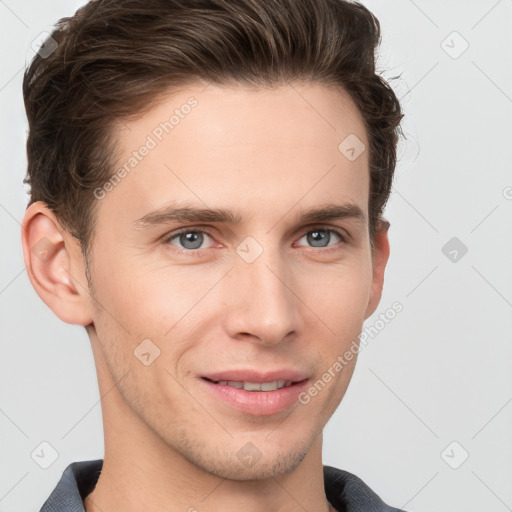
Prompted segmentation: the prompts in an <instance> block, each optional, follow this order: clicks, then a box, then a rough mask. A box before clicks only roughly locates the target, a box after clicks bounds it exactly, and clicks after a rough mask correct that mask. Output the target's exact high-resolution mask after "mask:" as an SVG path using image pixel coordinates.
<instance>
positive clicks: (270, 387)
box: [202, 377, 307, 391]
mask: <svg viewBox="0 0 512 512" xmlns="http://www.w3.org/2000/svg"><path fill="white" fill-rule="evenodd" d="M202 378H203V379H204V380H207V381H208V382H212V383H213V384H219V385H221V386H230V387H232V388H237V389H243V390H245V391H276V390H278V389H283V388H288V387H291V386H293V385H295V384H300V383H302V382H304V381H305V380H307V379H304V380H301V381H297V382H295V381H292V380H273V381H270V382H249V381H235V380H218V381H215V380H211V379H209V378H208V377H202Z"/></svg>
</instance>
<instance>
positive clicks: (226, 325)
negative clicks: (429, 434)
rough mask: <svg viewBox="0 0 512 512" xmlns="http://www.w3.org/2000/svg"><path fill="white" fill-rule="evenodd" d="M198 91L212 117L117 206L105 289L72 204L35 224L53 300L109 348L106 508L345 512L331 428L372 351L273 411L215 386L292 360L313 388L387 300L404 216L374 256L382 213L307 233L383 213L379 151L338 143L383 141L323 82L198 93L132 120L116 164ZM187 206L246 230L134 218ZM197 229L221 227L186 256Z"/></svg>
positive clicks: (100, 258) (198, 123)
mask: <svg viewBox="0 0 512 512" xmlns="http://www.w3.org/2000/svg"><path fill="white" fill-rule="evenodd" d="M191 96H193V97H194V98H196V99H197V101H198V104H197V106H196V107H195V108H194V109H192V111H191V112H190V114H188V115H187V116H186V117H185V118H184V119H181V121H180V123H179V125H178V126H176V127H175V128H174V129H173V131H172V132H171V133H170V134H169V135H167V136H166V137H165V138H164V139H163V140H162V141H161V142H160V143H159V144H158V145H157V147H156V148H154V149H152V150H151V152H150V153H149V154H148V155H147V156H146V157H145V158H144V159H143V160H142V161H141V162H140V163H138V165H137V166H136V167H135V168H134V169H133V171H132V172H131V173H129V174H128V175H127V176H126V177H124V179H123V180H122V181H121V182H120V183H119V184H117V185H116V186H115V187H114V188H113V189H112V190H111V191H109V192H108V193H107V194H106V195H105V197H104V198H103V199H101V200H100V202H99V205H98V206H99V208H98V217H97V224H96V229H95V233H94V239H93V245H92V252H91V258H90V271H91V279H92V283H93V285H94V288H93V289H91V288H90V286H89V285H88V283H87V280H86V274H85V265H84V261H83V258H82V255H81V252H80V248H79V245H78V244H77V241H76V240H75V239H74V238H73V237H71V236H70V235H69V233H67V232H66V231H65V230H63V229H62V227H61V225H60V224H59V222H58V219H57V218H56V217H55V216H54V215H53V213H52V212H51V211H50V210H48V208H46V206H45V205H44V204H43V203H40V202H39V203H34V204H33V205H31V206H30V207H29V208H28V209H27V211H26V214H25V217H24V219H23V229H22V243H23V249H24V257H25V264H26V267H27V271H28V274H29V277H30V280H31V282H32V284H33V286H34V288H35V290H36V292H37V293H38V294H39V296H40V297H41V298H42V300H43V301H44V302H45V303H46V304H47V305H48V306H49V307H50V308H51V309H52V310H53V312H54V313H55V314H56V315H57V316H58V317H59V318H60V319H62V320H63V321H64V322H68V323H72V324H77V325H83V326H87V332H88V334H89V337H90V340H91V346H92V350H93V354H94V360H95V364H96V370H97V375H98V382H99V390H100V394H101V396H102V397H103V398H102V401H101V405H102V413H103V422H104V434H105V456H104V466H103V471H102V473H101V475H100V478H99V481H98V484H97V486H96V488H95V490H94V491H93V492H92V493H91V494H90V495H89V496H88V497H87V498H86V500H85V505H86V509H87V512H114V511H116V510H125V511H139V510H141V509H144V510H146V511H149V512H151V511H159V512H160V511H162V510H183V511H187V510H188V511H193V510H197V511H200V512H201V511H206V510H210V511H214V510H224V511H227V512H230V511H235V510H236V511H238V512H240V511H242V512H256V511H258V512H260V511H261V510H268V511H279V512H284V511H292V510H294V511H295V510H297V509H298V508H302V507H303V508H304V509H305V510H308V511H311V512H320V511H321V512H326V511H328V510H333V509H332V508H330V506H329V503H328V501H327V499H326V496H325V492H324V481H323V471H322V458H321V454H322V430H323V428H324V426H325V424H326V423H327V421H328V420H329V418H330V417H331V415H332V414H333V413H334V411H335V410H336V408H337V406H338V405H339V403H340V402H341V400H342V398H343V396H344V394H345V392H346V390H347V387H348V385H349V382H350V378H351V376H352V373H353V370H354V365H355V362H356V359H355V358H354V359H353V360H352V361H351V363H350V364H349V365H347V366H345V367H344V368H343V370H342V371H341V372H339V373H338V374H337V375H336V377H335V378H333V379H332V380H331V381H330V382H329V383H328V384H327V385H326V386H325V388H324V389H322V391H321V392H319V393H318V394H317V396H315V397H312V398H311V400H310V402H309V403H308V404H307V405H302V404H300V403H295V404H294V405H293V406H292V407H290V408H289V409H287V410H285V411H283V412H280V413H277V414H273V415H266V416H261V415H253V414H246V413H242V412H240V411H237V410H235V409H232V408H230V407H228V406H227V405H226V404H224V403H223V402H221V401H220V400H218V399H217V398H215V397H212V396H211V394H209V393H207V392H206V391H205V389H204V386H203V384H202V382H200V376H201V375H204V374H205V373H208V372H211V371H220V370H227V369H230V368H254V369H257V370H260V371H265V370H274V369H278V368H293V369H298V370H302V371H305V372H307V374H308V375H309V378H310V381H311V382H312V383H313V382H315V381H317V379H319V378H320V377H321V375H322V374H323V373H324V372H326V371H327V370H328V368H329V367H332V365H333V363H334V362H335V361H336V360H337V357H338V356H340V355H342V354H343V353H344V352H345V351H346V350H347V349H348V348H349V346H350V344H351V343H352V341H353V340H354V339H357V336H358V334H359V333H360V332H361V329H362V324H363V321H364V320H365V319H366V318H367V317H369V316H370V315H371V314H372V313H373V312H374V311H375V309H376V308H377V305H378V303H379V301H380V297H381V292H382V286H383V279H384V270H385V266H386V263H387V260H388V257H389V243H388V237H387V225H386V224H383V225H382V227H380V229H379V230H378V232H377V236H376V239H375V248H374V253H373V257H372V253H371V248H370V239H369V231H368V222H367V220H365V221H364V222H361V221H359V220H358V219H356V218H345V219H335V220H328V221H320V222H315V223H308V224H307V225H303V224H300V223H297V222H296V218H297V216H298V214H299V213H300V212H301V211H302V210H304V209H306V208H310V207H314V206H319V205H323V204H325V203H335V204H340V205H341V204H346V203H351V204H355V205H357V206H359V207H360V209H361V210H362V211H363V212H364V214H365V216H366V219H367V218H368V194H369V173H368V152H367V151H365V152H363V154H362V155H361V156H360V157H359V158H357V159H356V160H355V161H349V160H348V159H347V158H345V156H344V155H343V154H342V153H340V151H339V150H338V145H339V144H340V142H341V141H343V140H344V139H345V137H346V136H347V135H349V134H356V135H357V137H359V139H361V140H362V141H363V142H364V144H365V145H366V147H368V140H367V136H366V133H365V129H364V124H363V121H362V118H361V116H360V114H359V112H358V110H357V107H356V106H355V104H354V103H353V102H352V100H351V99H350V97H349V96H348V95H347V94H346V93H345V92H343V91H341V90H338V89H334V88H327V87H326V86H324V85H321V84H317V83H306V84H293V86H292V85H291V84H285V85H282V86H279V87H277V88H274V89H270V88H265V89H254V88H252V89H251V88H248V87H247V86H240V87H233V86H231V87H229V88H228V87H225V86H223V87H221V86H215V85H213V84H210V85H208V86H207V87H205V84H202V83H197V84H194V85H193V86H191V87H188V88H187V89H186V90H182V91H179V92H174V93H173V94H169V95H168V96H166V97H165V98H164V99H163V100H162V101H160V102H159V103H158V104H156V105H155V106H153V107H152V108H151V109H150V110H149V111H148V112H147V113H145V114H144V115H143V116H142V117H140V118H138V119H137V120H134V121H131V122H129V123H127V124H126V125H121V126H120V127H119V128H117V129H116V136H117V138H118V140H119V149H120V153H119V156H120V158H119V162H117V165H122V163H124V162H125V161H126V160H127V159H128V158H129V156H130V154H131V153H132V151H133V150H135V149H137V148H139V147H140V146H141V145H142V144H143V143H144V141H145V139H146V137H147V135H148V134H150V133H151V132H152V130H154V128H155V127H156V126H158V125H159V123H160V122H162V121H164V120H166V119H168V118H169V115H170V114H169V113H170V112H172V111H173V110H174V109H175V108H179V107H180V106H181V105H183V104H184V103H186V101H187V99H188V98H189V97H191ZM171 201H187V202H189V203H190V204H194V205H196V206H199V207H210V208H213V207H217V208H225V209H229V210H232V211H234V212H235V213H239V214H240V216H241V218H242V220H241V222H240V224H238V225H229V224H222V223H213V222H209V223H208V222H207V223H197V222H195V223H194V222H183V221H170V222H167V223H166V224H162V225H155V226H151V227H148V228H146V229H136V228H135V227H134V224H133V223H134V221H135V220H136V219H139V218H141V217H142V216H144V215H146V214H147V213H149V212H151V211H153V210H156V209H158V208H161V207H162V206H164V205H166V204H169V202H171ZM182 227H188V228H193V229H191V231H192V232H196V231H197V229H198V228H200V227H201V228H204V229H206V230H208V232H209V233H210V234H211V236H209V235H207V234H205V235H204V236H203V244H202V245H201V246H200V248H199V249H187V248H189V247H191V243H190V242H189V243H188V245H186V243H187V241H186V239H185V240H184V237H181V239H180V238H179V237H175V238H174V239H172V241H165V240H164V238H165V237H164V235H172V234H173V233H175V232H176V230H177V229H179V228H182ZM315 228H316V230H318V229H334V230H336V229H337V230H340V232H341V233H345V234H349V235H350V236H349V238H348V239H347V240H346V241H345V242H344V241H342V240H341V238H339V237H338V236H337V235H336V233H332V232H324V234H325V237H324V239H320V240H323V242H322V241H320V242H318V243H317V244H316V245H315V244H314V240H315V239H313V241H312V239H311V232H312V231H313V232H314V231H315ZM195 230H196V231H195ZM327 233H330V239H329V236H328V235H327ZM308 234H309V236H308ZM248 236H251V237H253V238H254V239H255V240H256V241H257V242H258V243H259V244H260V246H261V247H262V248H263V252H262V254H261V255H260V256H259V257H258V258H257V259H256V260H255V261H254V262H252V263H247V262H246V261H245V260H244V259H243V258H241V257H240V256H239V255H238V254H237V252H236V249H237V247H238V246H239V244H240V243H241V242H242V241H243V240H244V239H245V238H246V237H248ZM43 237H47V238H48V239H49V240H50V241H51V250H50V251H49V255H48V256H47V258H45V259H44V261H43V260H41V259H39V258H37V257H35V256H34V254H33V253H32V252H31V248H32V247H33V246H34V245H35V244H36V243H37V242H38V241H39V240H40V239H41V238H43ZM199 243H200V242H199ZM327 249H331V250H330V251H327ZM187 250H188V253H186V252H187ZM194 251H195V252H194ZM185 253H186V254H185ZM146 338H149V339H150V340H151V341H152V343H154V344H155V345H156V346H157V347H158V348H159V350H160V355H159V357H158V358H156V359H155V360H154V361H153V362H152V363H151V364H150V365H149V366H145V365H144V364H142V363H141V361H140V360H139V359H138V358H137V357H135V356H134V349H135V348H136V347H137V346H138V345H139V344H140V343H141V341H142V340H144V339H146ZM249 442H250V443H252V444H253V445H254V446H255V447H256V448H257V450H258V452H259V454H260V458H259V460H258V461H257V462H256V463H255V464H253V465H249V464H246V463H244V462H243V461H241V460H240V459H239V457H238V456H237V454H238V452H239V450H241V449H242V448H243V447H244V446H246V445H247V443H249Z"/></svg>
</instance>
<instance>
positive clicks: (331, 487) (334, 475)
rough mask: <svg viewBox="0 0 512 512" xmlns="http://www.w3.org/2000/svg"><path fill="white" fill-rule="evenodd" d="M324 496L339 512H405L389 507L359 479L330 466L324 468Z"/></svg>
mask: <svg viewBox="0 0 512 512" xmlns="http://www.w3.org/2000/svg"><path fill="white" fill-rule="evenodd" d="M323 468H324V487H325V495H326V497H327V499H328V500H329V502H330V503H331V504H332V506H333V507H335V508H336V510H338V511H339V512H405V511H404V510H401V509H398V508H393V507H390V506H389V505H386V503H384V502H383V501H382V499H381V498H380V497H379V496H378V495H377V494H376V493H375V492H374V491H372V490H371V489H370V487H368V485H366V484H365V483H364V482H363V481H362V480H361V479H360V478H359V477H357V476H356V475H353V474H352V473H349V472H348V471H344V470H342V469H338V468H334V467H332V466H324V467H323Z"/></svg>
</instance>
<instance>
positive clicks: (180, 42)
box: [23, 0, 403, 260]
mask: <svg viewBox="0 0 512 512" xmlns="http://www.w3.org/2000/svg"><path fill="white" fill-rule="evenodd" d="M51 37H52V38H53V40H54V41H55V42H56V43H57V44H56V45H55V43H53V42H51V40H50V42H51V43H52V44H53V48H54V50H53V52H52V53H51V54H49V55H46V54H45V52H41V51H40V52H39V54H38V55H36V56H35V58H34V59H33V61H32V63H31V65H30V67H29V68H28V69H27V70H26V72H25V76H24V80H23V95H24V100H25V108H26V112H27V117H28V124H29V135H28V141H27V156H28V172H27V177H26V178H25V181H24V182H25V183H27V184H29V185H30V186H31V192H30V193H31V198H30V203H29V204H31V203H32V202H35V201H43V202H44V203H46V204H47V205H48V207H49V208H50V209H51V210H52V211H53V212H54V213H55V215H56V216H57V218H58V219H59V221H61V223H62V224H63V226H64V227H65V228H66V230H68V231H69V232H70V233H71V234H72V235H73V236H74V237H76V238H77V239H78V240H79V241H80V243H81V247H82V250H83V253H84V255H85V256H86V260H87V252H88V248H89V247H90V243H91V241H92V235H93V232H94V219H95V207H96V206H97V200H96V199H95V197H94V195H93V191H94V190H95V189H96V188H97V187H101V186H102V185H103V184H104V183H105V182H107V181H108V180H109V178H110V177H111V176H112V174H113V173H114V169H113V162H112V155H113V154H114V148H115V144H114V141H113V140H112V131H113V127H114V126H115V125H116V123H118V122H119V121H120V120H123V119H129V118H132V117H133V116H136V115H140V114H141V113H143V112H144V111H145V110H147V109H148V106H151V103H152V102H154V101H155V100H156V99H157V98H158V97H159V96H160V95H162V94H164V93H166V92H169V90H172V89H178V88H180V87H184V86H186V85H187V84H190V83H193V82H194V81H198V80H205V81H207V82H213V83H217V84H228V83H239V84H245V85H263V86H273V85H279V84H282V83H286V82H288V81H291V80H304V81H314V82H321V83H325V84H326V85H333V84H334V85H338V86H341V87H343V88H344V90H346V91H347V92H348V93H349V94H350V96H351V98H352V99H353V101H354V102H355V103H356V105H357V107H358V108H359V110H360V113H361V115H362V117H363V119H364V123H365V127H366V131H367V136H368V141H369V145H370V147H369V162H370V191H369V192H370V198H369V204H368V208H369V229H370V239H371V241H372V244H373V239H374V235H375V232H376V226H377V223H378V222H379V221H380V220H381V218H382V217H381V216H382V212H383V209H384V206H385V204H386V202H387V200H388V197H389V194H390V191H391V185H392V179H393V174H394V169H395V165H396V149H397V143H398V137H399V132H401V129H400V121H401V119H402V117H403V114H402V113H401V108H400V104H399V101H398V99H397V97H396V95H395V93H394V92H393V90H392V89H391V87H390V86H389V85H388V83H387V82H386V81H385V80H384V79H383V78H382V77H381V76H379V75H378V74H377V73H376V70H375V59H376V50H377V47H378V45H379V44H380V38H381V35H380V25H379V22H378V20H377V18H375V16H374V15H373V14H372V13H371V12H370V11H369V10H368V9H367V8H366V7H364V6H363V5H361V4H359V3H356V2H349V1H347V0H93V1H90V2H89V3H88V4H87V5H85V6H84V7H82V8H80V9H78V11H77V12H76V13H75V15H74V16H73V17H70V18H63V19H61V20H60V21H59V22H58V23H57V25H56V27H55V30H54V31H53V32H52V34H51ZM46 48H47V52H46V53H49V51H50V50H51V49H52V45H51V44H50V45H47V46H46ZM95 203H96V204H95Z"/></svg>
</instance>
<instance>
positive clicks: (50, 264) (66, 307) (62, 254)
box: [21, 201, 92, 325]
mask: <svg viewBox="0 0 512 512" xmlns="http://www.w3.org/2000/svg"><path fill="white" fill-rule="evenodd" d="M21 242H22V246H23V258H24V261H25V268H26V270H27V274H28V276H29V279H30V282H31V283H32V286H33V287H34V289H35V291H36V293H37V294H38V295H39V297H41V299H42V300H43V302H44V303H45V304H46V305H47V306H48V307H49V308H50V309H51V310H52V311H53V312H54V313H55V314H56V315H57V316H58V317H59V318H60V319H61V320H62V321H64V322H66V323H69V324H76V325H88V324H90V323H91V322H92V317H91V312H90V300H89V298H90V295H89V289H88V285H87V279H86V278H85V269H84V264H83V258H82V255H81V251H80V250H79V243H78V242H76V241H75V240H74V239H73V238H72V237H71V236H70V235H69V234H67V233H66V232H65V231H64V230H63V229H62V227H61V226H60V224H59V222H58V220H57V218H56V217H55V215H54V214H53V212H52V211H51V210H50V209H49V208H48V207H47V206H46V204H45V203H43V202H41V201H37V202H35V203H33V204H31V205H30V206H29V207H28V208H27V210H26V212H25V215H24V217H23V221H22V229H21Z"/></svg>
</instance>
